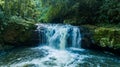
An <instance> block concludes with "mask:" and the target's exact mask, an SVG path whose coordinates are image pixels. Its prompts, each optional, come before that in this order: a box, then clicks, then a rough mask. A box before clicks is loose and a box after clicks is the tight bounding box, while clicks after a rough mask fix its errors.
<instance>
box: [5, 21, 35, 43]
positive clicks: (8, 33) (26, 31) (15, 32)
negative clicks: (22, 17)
mask: <svg viewBox="0 0 120 67" xmlns="http://www.w3.org/2000/svg"><path fill="white" fill-rule="evenodd" d="M34 30H35V25H34V24H33V23H32V22H31V23H30V22H29V23H28V21H21V23H16V22H11V23H9V24H8V25H7V26H6V27H5V30H4V32H3V40H4V42H5V43H10V44H19V43H24V42H27V41H28V40H30V38H31V35H32V32H33V31H34Z"/></svg>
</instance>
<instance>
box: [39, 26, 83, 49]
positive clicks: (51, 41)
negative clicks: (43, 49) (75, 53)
mask: <svg viewBox="0 0 120 67" xmlns="http://www.w3.org/2000/svg"><path fill="white" fill-rule="evenodd" d="M37 25H38V28H37V29H38V30H39V33H40V40H41V41H40V42H41V43H42V44H47V45H48V46H51V47H54V48H59V49H65V48H66V47H75V48H80V44H81V43H80V42H81V34H80V29H79V28H78V27H76V26H71V25H60V24H37Z"/></svg>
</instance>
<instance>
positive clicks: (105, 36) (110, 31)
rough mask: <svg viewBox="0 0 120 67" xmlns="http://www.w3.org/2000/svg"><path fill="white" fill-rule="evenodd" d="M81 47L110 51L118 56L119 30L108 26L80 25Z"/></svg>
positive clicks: (119, 48)
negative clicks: (81, 29) (81, 27)
mask: <svg viewBox="0 0 120 67" xmlns="http://www.w3.org/2000/svg"><path fill="white" fill-rule="evenodd" d="M82 26H83V27H84V29H83V31H84V32H83V31H82V32H83V35H84V36H83V39H82V41H83V42H82V43H83V44H82V47H83V48H89V49H95V50H102V51H110V52H113V53H115V54H120V28H118V27H115V26H113V27H109V26H94V25H82Z"/></svg>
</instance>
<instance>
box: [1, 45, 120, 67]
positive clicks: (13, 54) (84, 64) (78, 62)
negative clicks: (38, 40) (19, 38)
mask: <svg viewBox="0 0 120 67" xmlns="http://www.w3.org/2000/svg"><path fill="white" fill-rule="evenodd" d="M119 66H120V58H119V57H117V56H115V55H113V54H111V53H108V52H99V51H90V50H85V49H78V48H66V49H65V50H58V49H54V48H51V47H48V46H38V47H29V48H28V47H24V48H16V49H14V50H11V51H9V52H6V53H4V54H2V55H1V56H0V67H119Z"/></svg>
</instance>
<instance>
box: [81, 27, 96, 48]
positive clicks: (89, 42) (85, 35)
mask: <svg viewBox="0 0 120 67" xmlns="http://www.w3.org/2000/svg"><path fill="white" fill-rule="evenodd" d="M80 32H81V47H82V48H91V47H92V46H93V44H94V40H93V32H92V31H91V30H90V29H89V28H88V27H86V26H80Z"/></svg>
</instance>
